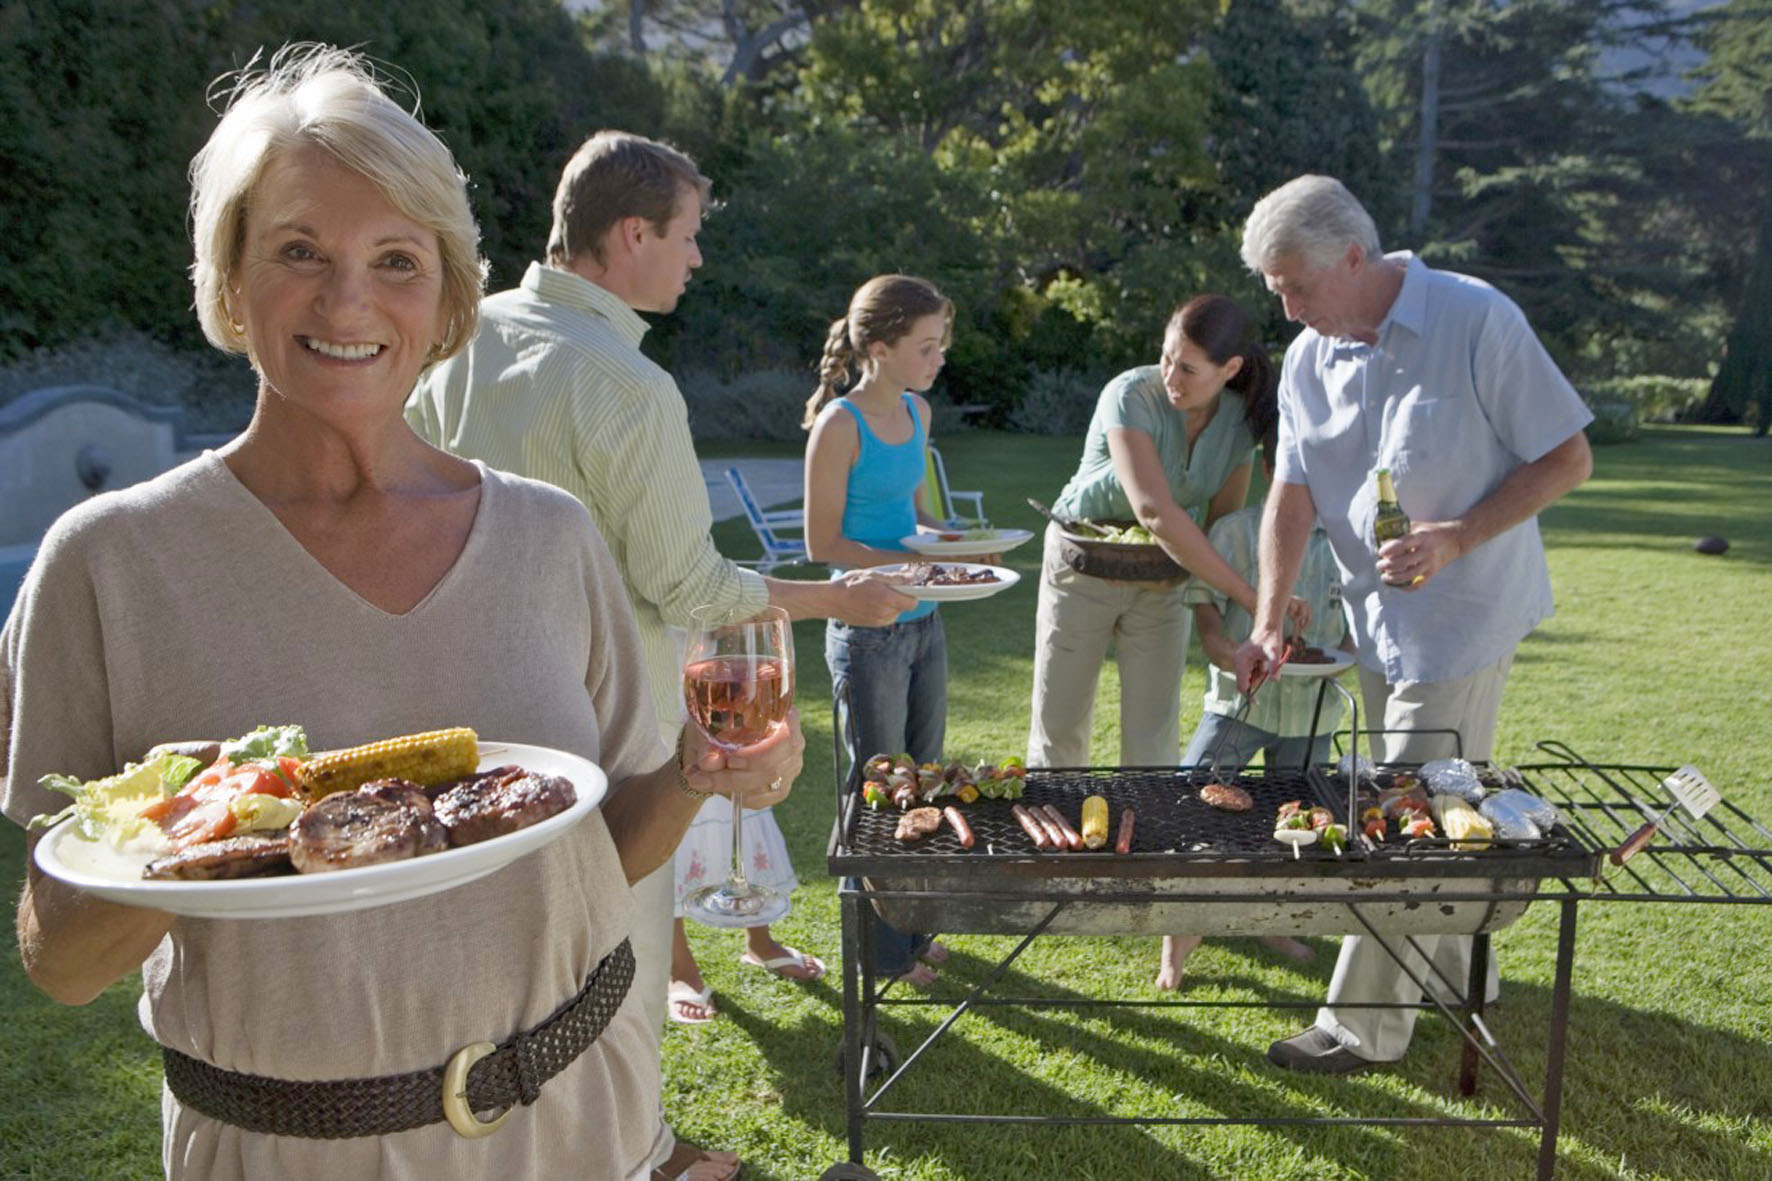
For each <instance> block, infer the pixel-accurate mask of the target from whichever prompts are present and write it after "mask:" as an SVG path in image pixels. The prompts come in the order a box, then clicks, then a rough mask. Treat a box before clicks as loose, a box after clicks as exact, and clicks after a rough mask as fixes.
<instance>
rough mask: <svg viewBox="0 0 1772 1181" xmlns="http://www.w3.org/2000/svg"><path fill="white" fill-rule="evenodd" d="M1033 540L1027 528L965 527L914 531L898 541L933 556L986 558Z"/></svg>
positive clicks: (913, 549)
mask: <svg viewBox="0 0 1772 1181" xmlns="http://www.w3.org/2000/svg"><path fill="white" fill-rule="evenodd" d="M1033 539H1034V535H1033V534H1032V533H1029V532H1028V531H1027V530H1026V529H962V530H943V531H940V532H920V533H913V534H911V535H910V536H909V537H901V538H899V539H898V544H900V545H902V546H904V547H905V548H906V549H908V550H910V551H911V552H912V553H913V554H922V555H924V556H925V557H930V558H982V557H984V556H985V555H986V554H1006V553H1008V552H1009V551H1010V550H1012V549H1014V548H1015V547H1016V546H1018V545H1022V544H1024V543H1026V542H1029V541H1032V540H1033Z"/></svg>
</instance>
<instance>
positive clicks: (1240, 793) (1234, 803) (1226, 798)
mask: <svg viewBox="0 0 1772 1181" xmlns="http://www.w3.org/2000/svg"><path fill="white" fill-rule="evenodd" d="M1200 798H1201V799H1202V800H1204V801H1205V802H1206V803H1208V804H1211V805H1212V806H1213V807H1214V808H1221V809H1223V810H1224V811H1226V812H1247V811H1248V810H1249V809H1251V808H1253V807H1255V801H1254V800H1253V799H1251V798H1249V793H1248V792H1246V791H1244V790H1243V789H1242V788H1240V787H1234V786H1232V785H1231V784H1228V783H1208V784H1207V785H1206V786H1205V787H1202V788H1201V789H1200Z"/></svg>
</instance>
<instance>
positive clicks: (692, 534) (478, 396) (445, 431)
mask: <svg viewBox="0 0 1772 1181" xmlns="http://www.w3.org/2000/svg"><path fill="white" fill-rule="evenodd" d="M646 327H647V325H646V321H644V320H642V319H641V318H640V317H639V315H637V314H636V313H635V312H634V310H633V309H632V308H630V307H628V306H627V304H625V303H623V302H622V301H621V300H620V299H619V298H618V297H616V296H615V295H614V294H612V293H611V292H609V291H606V290H604V289H603V288H601V287H599V286H597V285H596V284H595V283H592V282H589V281H588V280H586V279H583V278H580V277H579V276H577V275H575V274H572V273H570V272H568V271H562V270H556V269H555V268H553V267H546V266H542V265H541V264H539V263H531V264H530V265H529V270H528V272H527V273H526V274H524V276H523V282H522V284H521V285H520V286H518V287H517V288H515V289H513V290H510V291H503V292H500V293H499V294H497V295H492V296H488V297H487V298H486V299H485V300H484V301H483V302H482V303H481V305H480V330H479V333H478V334H477V335H476V336H475V337H474V341H473V343H472V344H471V345H469V346H468V348H466V349H465V350H463V351H462V352H461V353H460V354H458V355H456V356H455V357H452V358H450V359H449V360H448V361H445V362H443V363H442V364H440V365H437V366H435V367H434V368H432V369H431V370H430V372H428V373H427V374H425V376H424V379H423V380H422V381H421V382H420V383H419V386H418V388H417V389H416V390H415V391H414V392H413V395H412V398H411V399H410V400H409V401H408V402H407V404H406V418H407V421H409V422H410V423H411V424H412V425H413V427H414V429H416V430H417V431H418V433H419V434H421V435H423V436H424V437H425V438H426V439H429V440H430V441H431V442H432V443H435V444H436V445H438V446H439V447H444V448H446V449H448V450H450V451H452V452H454V453H456V454H457V455H463V456H467V457H469V458H474V459H481V460H484V461H485V462H486V463H487V464H489V465H491V466H493V467H498V468H504V469H506V470H507V471H513V472H517V473H518V474H520V475H525V476H530V477H532V478H534V479H538V480H546V481H548V482H549V483H551V484H556V485H558V486H559V487H561V488H564V489H566V490H567V491H568V492H571V493H572V494H573V495H574V496H576V497H578V498H579V499H580V500H582V501H583V502H584V503H585V507H587V508H589V509H590V510H591V515H592V517H594V518H595V519H596V522H597V527H598V528H599V529H601V530H602V531H603V537H604V539H605V540H606V541H607V542H608V543H609V549H610V551H611V552H612V553H613V554H614V555H615V560H616V562H617V563H618V564H619V565H620V566H621V571H622V575H623V577H624V579H625V580H626V582H627V588H628V598H629V599H630V600H631V601H632V603H633V608H634V615H635V617H636V618H637V620H638V622H639V625H640V642H641V647H642V650H643V653H644V657H645V664H646V675H647V677H648V679H649V680H650V681H651V688H652V698H653V704H654V706H655V707H656V709H657V711H658V718H659V724H660V726H661V728H662V729H664V730H665V731H666V733H667V737H670V738H673V739H674V736H675V731H676V730H677V728H679V727H680V726H681V724H682V719H683V713H684V711H683V698H682V676H683V635H684V632H683V629H684V626H685V625H686V624H687V623H688V621H689V612H690V610H691V609H692V608H694V607H697V606H700V605H702V604H704V603H706V604H713V605H716V606H726V607H733V608H738V609H743V610H760V609H761V608H762V607H763V606H764V605H765V604H766V603H767V602H768V600H769V590H768V587H767V586H766V585H765V584H764V582H763V579H762V578H761V577H759V576H758V575H757V574H756V572H754V571H751V570H745V569H743V568H742V567H740V566H737V565H735V564H734V563H732V562H730V561H728V560H727V559H725V558H723V557H721V556H720V552H719V551H718V550H717V549H715V548H714V542H713V538H712V537H711V536H710V535H709V532H708V531H709V529H710V528H711V527H712V525H713V511H712V509H711V508H710V506H709V504H708V491H707V485H706V484H704V483H703V482H702V476H701V467H700V465H699V464H697V462H696V458H695V444H694V443H693V441H692V440H691V439H690V436H689V414H688V409H687V408H686V407H685V406H684V404H683V396H682V394H680V393H679V392H678V390H677V385H676V383H675V382H674V381H672V380H671V376H670V374H668V373H666V372H665V371H664V370H663V369H661V368H659V367H658V366H657V365H655V364H653V363H652V362H651V361H649V360H648V359H647V358H646V357H645V355H644V354H642V353H641V352H640V339H641V337H643V336H644V335H645V334H646ZM522 576H523V572H522V571H521V570H513V571H511V577H512V578H521V577H522ZM497 609H498V604H496V603H488V604H487V610H489V611H495V610H497Z"/></svg>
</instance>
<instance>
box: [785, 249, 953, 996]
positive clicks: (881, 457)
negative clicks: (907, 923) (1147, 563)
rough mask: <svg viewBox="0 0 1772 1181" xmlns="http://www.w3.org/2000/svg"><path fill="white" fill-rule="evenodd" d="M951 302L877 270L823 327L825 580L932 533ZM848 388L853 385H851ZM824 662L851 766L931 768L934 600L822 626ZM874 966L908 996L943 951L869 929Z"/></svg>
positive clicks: (818, 410) (810, 510)
mask: <svg viewBox="0 0 1772 1181" xmlns="http://www.w3.org/2000/svg"><path fill="white" fill-rule="evenodd" d="M952 333H953V304H951V303H950V302H949V301H948V299H947V297H946V296H944V295H942V293H941V292H940V291H938V290H936V288H935V287H934V285H932V284H930V283H929V282H927V281H925V280H923V279H916V278H912V277H911V276H909V275H880V276H878V277H876V278H873V279H870V280H868V281H867V282H866V283H864V284H862V286H861V288H860V289H859V290H858V291H856V293H855V295H854V297H853V298H852V299H850V301H849V311H848V312H847V314H845V315H843V316H841V317H839V318H838V319H837V320H836V321H834V322H833V323H832V324H831V328H830V332H829V334H828V335H827V337H826V340H825V349H824V358H823V360H822V361H821V362H820V363H819V370H818V372H819V385H818V389H817V390H816V391H814V393H813V395H812V397H811V398H810V399H809V400H808V401H807V403H806V419H805V422H804V423H803V424H802V425H804V426H805V427H806V428H807V429H808V430H809V431H810V432H811V437H810V438H809V439H808V441H807V444H806V497H805V505H806V548H807V553H808V555H809V556H810V557H811V558H812V560H814V561H817V562H826V563H828V564H830V566H831V567H832V568H833V570H834V571H842V570H852V569H856V568H858V567H865V566H881V565H886V564H889V563H894V562H902V561H904V560H905V557H906V554H905V549H904V546H903V544H902V543H901V542H900V538H903V537H906V536H908V535H910V534H913V533H915V532H916V531H917V526H918V525H920V524H921V525H928V526H930V527H933V528H944V527H945V523H944V522H942V521H939V520H937V519H936V518H935V517H934V516H932V515H931V514H930V512H929V505H928V500H927V498H926V496H925V493H924V476H925V473H926V471H927V466H926V465H927V458H926V456H927V451H928V447H929V402H928V400H927V399H925V398H924V397H923V393H924V391H926V390H928V389H929V387H930V386H931V385H932V384H934V382H935V378H936V375H937V374H939V373H940V372H941V367H942V362H943V360H944V358H945V356H946V352H947V346H948V341H949V340H950V339H951V337H952ZM852 383H853V384H852ZM825 663H826V664H827V665H828V666H829V668H830V672H831V689H832V691H833V693H835V694H836V699H837V709H838V725H839V727H840V728H841V730H842V733H843V735H844V741H845V747H846V749H847V751H848V755H849V760H850V765H851V766H854V765H855V764H856V763H859V762H861V761H862V760H865V759H867V758H869V757H871V756H872V755H875V754H888V755H890V754H897V753H900V752H904V753H907V754H909V755H910V756H911V758H912V759H914V760H915V761H917V762H919V763H924V762H933V761H938V760H940V759H941V757H942V745H943V742H944V740H945V736H946V730H947V702H948V697H947V679H948V669H947V639H946V637H945V635H944V634H943V632H942V625H941V616H940V615H939V614H938V613H937V612H936V609H935V604H934V603H930V602H924V603H919V604H918V605H917V606H916V607H915V608H914V609H912V610H910V611H906V612H905V613H904V614H903V615H900V616H899V617H898V621H897V622H896V623H893V624H891V625H889V626H887V627H851V626H849V625H848V624H845V623H839V622H837V621H836V620H831V621H830V622H829V623H827V624H826V625H825ZM874 943H875V948H874V952H875V954H874V966H875V969H876V970H877V971H879V972H881V973H883V974H885V975H888V976H897V977H900V978H902V979H904V980H905V981H906V982H907V983H909V984H911V985H913V986H916V987H926V986H927V985H928V984H929V983H930V982H931V981H933V980H934V978H935V973H934V971H933V970H932V969H931V968H930V967H929V966H928V964H927V963H922V962H919V958H921V959H922V960H927V961H929V962H931V963H939V962H940V961H941V960H942V959H945V958H946V954H947V953H946V949H945V948H943V947H942V946H941V945H940V944H938V943H935V942H934V941H933V940H931V939H928V938H926V937H923V936H918V935H910V934H905V933H903V932H899V931H896V930H894V929H893V928H891V927H889V926H887V925H886V924H885V923H884V922H880V921H878V920H876V924H875V939H874Z"/></svg>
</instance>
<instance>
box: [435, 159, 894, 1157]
mask: <svg viewBox="0 0 1772 1181" xmlns="http://www.w3.org/2000/svg"><path fill="white" fill-rule="evenodd" d="M710 191H711V184H710V182H709V180H708V178H707V177H705V176H703V175H702V174H701V173H700V172H699V171H698V170H697V168H696V166H695V163H694V162H693V161H692V160H690V159H689V158H688V157H687V156H684V155H683V154H682V153H680V152H678V151H676V150H675V149H673V148H670V147H667V146H666V145H664V144H660V143H656V142H654V141H652V140H648V139H645V138H643V137H641V136H637V135H629V134H626V133H622V132H614V131H600V132H598V133H597V134H596V135H593V136H592V137H591V138H590V139H589V140H587V141H586V142H585V143H584V144H583V145H582V146H581V147H580V148H579V150H578V151H577V152H576V153H575V154H574V155H573V157H572V159H571V160H570V161H569V162H568V163H567V165H566V169H565V171H564V173H563V175H562V176H561V179H560V185H559V188H558V190H557V191H556V193H555V195H554V223H553V229H552V231H551V233H550V234H549V237H548V260H547V263H546V264H545V265H544V264H542V263H531V264H530V266H529V269H528V271H527V272H526V273H525V274H524V276H523V280H522V282H521V284H520V285H519V286H518V287H516V288H515V289H513V290H510V291H504V292H500V293H498V294H496V295H492V296H489V297H487V298H486V299H485V300H484V301H483V302H482V304H481V310H480V330H479V333H478V335H477V336H476V337H475V339H474V342H473V343H472V344H471V345H470V346H469V347H468V348H467V349H465V350H463V351H462V352H461V353H460V354H458V355H457V356H455V357H454V358H452V359H450V360H449V361H447V362H445V363H443V364H441V365H438V366H436V367H435V368H433V369H431V370H430V371H429V372H428V373H427V374H426V376H425V377H424V379H423V381H421V382H420V384H419V387H418V389H417V390H416V391H415V392H414V393H413V395H412V398H411V400H410V401H409V402H408V403H407V407H406V417H407V419H408V420H409V421H410V422H411V423H412V425H413V427H414V428H415V429H417V430H418V432H419V433H420V434H421V435H423V436H424V437H425V438H427V439H429V440H430V441H431V442H433V443H435V444H437V445H438V446H441V447H444V448H447V449H448V450H450V451H452V452H455V453H456V454H458V455H463V456H467V457H470V458H477V459H481V460H484V461H485V462H486V463H487V464H489V465H491V466H493V467H498V468H503V469H506V470H508V471H514V472H517V473H519V474H521V475H525V476H530V477H532V478H535V479H539V480H546V481H548V482H549V483H552V484H556V485H558V486H560V487H561V488H564V489H566V490H567V491H569V492H571V493H573V494H574V495H575V496H577V497H578V498H579V499H580V500H582V501H583V502H584V504H585V506H586V507H587V508H589V509H590V511H591V515H592V517H593V518H594V519H595V520H596V523H597V526H598V528H599V529H601V530H602V532H603V537H604V539H605V540H606V541H607V542H608V544H609V548H610V551H611V552H612V553H613V554H614V556H615V560H616V562H617V563H618V564H619V565H620V566H621V569H622V573H623V576H624V578H625V580H626V583H627V588H628V597H629V599H630V600H631V601H632V603H633V608H634V614H635V616H636V618H637V620H638V622H639V626H640V640H641V645H642V648H643V653H644V657H645V663H646V670H647V676H648V679H649V680H650V681H651V688H652V695H653V703H654V706H655V707H656V709H657V711H658V717H659V724H660V726H661V727H662V728H663V729H664V731H665V733H664V738H665V741H667V742H669V743H672V744H674V743H675V742H676V741H677V739H678V735H679V733H680V731H681V729H682V725H683V716H684V715H683V700H682V695H681V684H682V668H683V650H682V649H683V635H684V631H683V629H684V626H685V624H686V623H687V622H688V619H689V612H690V610H691V609H692V608H694V607H697V606H701V605H703V604H713V605H717V606H725V607H730V608H733V609H736V610H740V611H746V612H749V611H754V610H757V609H760V608H762V607H763V606H764V605H765V604H769V603H773V604H775V605H776V606H780V607H783V608H785V609H786V610H787V611H788V613H789V614H790V615H792V616H794V617H795V618H811V617H829V618H836V619H841V620H843V621H845V622H847V623H850V624H855V625H859V626H863V627H882V626H885V625H886V624H888V623H891V622H892V621H893V620H894V619H896V618H897V617H898V615H899V613H900V612H902V611H905V610H908V609H910V608H911V607H914V606H915V605H916V602H915V600H913V599H912V598H910V597H909V596H907V595H905V594H903V593H902V592H900V591H898V590H896V589H894V587H893V585H892V582H891V581H890V579H888V578H884V577H882V576H880V575H878V574H876V573H875V572H873V571H857V572H854V573H852V574H848V575H845V576H844V577H842V578H841V579H837V580H833V581H829V582H823V581H819V582H796V581H789V580H783V579H774V578H766V577H763V576H762V575H759V574H757V573H756V572H755V571H752V570H746V569H744V568H743V567H740V566H738V565H737V564H735V563H733V562H731V561H728V560H727V559H725V558H723V557H721V556H720V553H719V551H718V550H717V549H716V548H715V547H714V541H713V538H712V537H711V536H710V535H709V529H710V528H711V527H712V525H713V512H712V509H711V508H710V506H709V503H708V495H707V487H706V485H705V484H704V483H703V482H702V476H701V468H700V466H699V465H698V463H697V462H696V457H695V446H694V443H693V441H692V440H691V438H690V434H689V419H688V411H687V408H686V407H685V405H684V402H683V397H682V395H681V393H679V392H678V390H677V386H676V383H675V382H674V381H673V380H672V379H671V376H670V374H668V373H666V372H665V371H664V370H663V369H662V368H660V367H659V366H658V365H656V364H654V363H653V362H652V361H650V360H648V359H647V358H646V357H645V356H644V355H643V354H642V353H641V352H640V340H641V337H642V336H644V335H645V332H646V328H647V324H646V321H645V320H643V319H641V318H640V316H639V314H638V313H640V312H669V311H671V310H672V309H673V308H675V307H676V306H677V301H678V299H680V298H681V297H682V295H683V291H684V288H685V287H686V286H687V284H688V282H689V276H690V273H691V272H692V271H693V270H694V269H695V268H696V267H698V266H700V265H701V251H700V250H699V249H698V247H697V245H696V235H697V234H698V232H699V231H700V229H701V220H702V211H703V209H704V207H705V206H706V204H707V201H708V197H709V193H710ZM634 898H635V911H636V914H635V925H634V933H633V946H634V953H635V957H636V960H637V966H638V970H637V973H636V976H635V980H634V988H635V989H637V990H639V992H640V995H641V996H642V997H643V998H644V1000H645V1003H646V1005H647V1012H648V1017H649V1021H648V1027H649V1028H650V1029H651V1030H652V1031H653V1032H654V1034H655V1035H659V1034H661V1033H662V1029H663V1024H664V1007H665V996H666V988H665V984H666V979H667V976H668V972H669V961H670V943H671V900H672V866H671V865H670V864H669V863H667V864H666V865H664V866H663V867H662V868H661V869H659V870H658V871H656V872H655V873H653V874H652V875H651V876H650V877H648V878H646V879H645V880H643V881H641V882H639V883H637V884H636V885H635V886H634ZM653 1061H654V1063H655V1064H656V1062H657V1057H656V1055H655V1056H654V1058H653ZM636 1114H637V1113H636ZM669 1139H670V1137H669V1136H668V1135H667V1136H665V1137H664V1140H665V1141H666V1142H668V1141H669ZM683 1148H684V1149H688V1148H689V1146H687V1145H685V1146H683ZM685 1161H692V1162H693V1161H695V1155H694V1154H693V1153H686V1152H684V1151H678V1152H676V1153H674V1154H671V1155H670V1157H669V1162H670V1163H669V1167H668V1169H667V1170H666V1171H665V1172H664V1174H663V1175H664V1176H667V1177H670V1178H676V1177H678V1176H683V1177H688V1178H691V1181H704V1179H715V1181H717V1179H719V1178H723V1177H728V1176H731V1175H733V1174H734V1173H735V1172H736V1169H737V1159H736V1158H735V1157H731V1156H730V1154H725V1153H721V1154H702V1156H701V1159H700V1161H699V1162H696V1163H694V1164H693V1165H690V1164H682V1163H679V1162H685Z"/></svg>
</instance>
